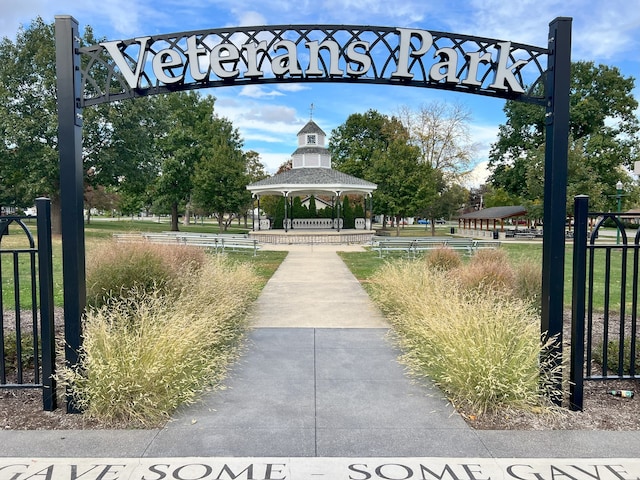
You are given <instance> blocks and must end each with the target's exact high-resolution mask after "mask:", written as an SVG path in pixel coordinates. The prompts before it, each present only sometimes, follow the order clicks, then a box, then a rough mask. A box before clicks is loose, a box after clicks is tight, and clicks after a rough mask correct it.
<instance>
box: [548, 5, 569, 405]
mask: <svg viewBox="0 0 640 480" xmlns="http://www.w3.org/2000/svg"><path fill="white" fill-rule="evenodd" d="M570 74H571V18H566V17H559V18H556V19H555V20H553V21H552V22H551V23H550V24H549V56H548V68H547V80H546V92H545V94H546V97H547V110H546V129H545V133H546V146H545V170H544V233H543V246H542V319H541V330H542V333H543V335H545V336H546V337H547V338H551V339H553V342H552V344H551V347H550V348H549V349H548V351H547V352H546V355H547V359H548V360H549V361H550V362H551V368H552V369H559V368H560V366H561V364H562V323H563V319H562V317H563V306H564V305H563V286H564V260H565V221H566V196H567V157H568V150H569V93H570ZM556 382H557V383H556V385H555V387H557V388H558V390H560V389H561V387H562V378H561V376H558V378H557V380H556ZM556 400H557V401H558V402H560V401H561V400H560V399H556Z"/></svg>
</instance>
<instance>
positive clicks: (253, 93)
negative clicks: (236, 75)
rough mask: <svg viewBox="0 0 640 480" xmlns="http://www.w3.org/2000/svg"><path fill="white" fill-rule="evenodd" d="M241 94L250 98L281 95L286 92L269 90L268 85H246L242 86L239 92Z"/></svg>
mask: <svg viewBox="0 0 640 480" xmlns="http://www.w3.org/2000/svg"><path fill="white" fill-rule="evenodd" d="M239 95H240V96H243V97H250V98H264V97H281V96H283V95H284V94H283V93H280V92H278V91H276V90H268V89H267V88H266V87H263V86H260V85H245V86H244V87H242V90H240V93H239Z"/></svg>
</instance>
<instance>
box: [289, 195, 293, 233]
mask: <svg viewBox="0 0 640 480" xmlns="http://www.w3.org/2000/svg"><path fill="white" fill-rule="evenodd" d="M289 201H290V202H291V203H290V205H289V207H290V212H291V230H293V197H289Z"/></svg>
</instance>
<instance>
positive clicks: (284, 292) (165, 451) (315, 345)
mask: <svg viewBox="0 0 640 480" xmlns="http://www.w3.org/2000/svg"><path fill="white" fill-rule="evenodd" d="M280 248H282V247H280ZM285 248H287V249H290V250H291V251H290V253H289V255H288V256H287V258H286V260H285V261H284V262H283V263H282V265H281V267H280V268H279V269H278V271H277V272H276V274H275V275H274V276H273V277H272V279H271V280H270V281H269V282H268V284H267V286H266V287H265V289H264V290H263V292H262V294H261V296H260V298H259V300H258V301H257V303H256V305H255V308H254V309H253V311H252V312H251V318H252V321H253V324H254V326H255V328H254V329H253V330H252V331H251V333H250V335H249V339H248V342H247V347H246V352H245V354H244V355H243V356H242V357H241V359H240V360H239V361H238V362H237V363H236V364H235V365H234V366H233V368H232V370H231V372H230V376H229V378H228V379H227V380H226V381H225V386H226V388H225V389H223V390H217V391H214V392H211V393H209V394H207V395H205V396H204V398H203V399H202V401H200V402H198V403H197V404H195V405H192V406H189V407H186V408H183V409H181V410H180V411H179V412H177V414H176V415H175V417H174V419H173V420H172V421H170V422H169V423H168V424H167V425H166V426H165V427H164V428H162V429H158V430H128V431H103V430H97V431H96V430H88V431H38V432H34V431H26V432H21V431H0V457H5V459H6V460H3V459H2V458H0V480H2V479H3V478H13V479H18V480H19V479H22V478H27V477H22V476H11V475H9V473H7V475H9V476H8V477H7V476H6V475H5V473H4V472H10V469H9V468H8V467H7V469H5V470H3V468H5V467H6V465H8V464H9V463H11V462H12V461H14V460H11V459H10V457H19V458H24V457H25V454H27V456H28V457H29V458H30V459H31V463H30V465H31V467H29V468H31V470H29V471H30V472H39V471H41V470H37V468H41V469H42V468H44V467H42V465H46V464H47V461H49V462H54V463H55V462H58V463H60V464H63V465H65V467H64V468H67V467H68V465H70V464H78V460H77V459H79V458H85V459H90V458H101V457H103V458H110V459H121V460H118V461H115V460H110V463H109V465H111V464H113V465H116V466H117V465H120V464H123V465H125V464H126V465H128V466H127V467H126V468H129V467H130V468H131V469H135V468H142V467H141V466H144V469H143V470H144V471H145V472H146V473H145V474H141V475H139V476H136V475H137V474H134V473H132V474H131V475H130V476H124V475H123V476H115V475H111V471H109V475H107V474H106V473H105V474H104V475H103V476H102V477H100V476H98V475H97V474H98V473H99V472H100V471H101V470H92V472H94V473H96V478H146V479H156V478H158V479H160V478H165V477H166V478H185V479H187V478H188V479H193V478H287V479H294V480H296V479H302V478H308V479H311V478H313V479H316V480H317V479H320V478H345V479H347V478H349V479H366V478H393V479H395V478H402V479H408V478H431V477H430V476H429V477H424V476H412V475H413V473H412V474H411V475H409V473H408V472H409V471H411V472H413V471H414V470H415V468H420V467H419V465H422V464H423V463H424V462H426V460H425V459H430V460H429V461H430V462H431V463H429V465H433V464H434V463H433V462H436V463H437V464H439V465H440V464H442V462H444V463H445V464H447V465H449V464H451V465H453V464H455V465H458V466H460V465H461V463H464V462H466V463H469V462H472V463H473V464H474V465H481V464H482V472H486V471H491V472H496V471H497V472H498V473H494V474H493V475H491V478H507V477H509V475H507V473H505V472H508V471H512V472H513V471H514V470H509V468H511V467H509V466H508V465H507V466H500V465H502V464H501V463H500V462H501V460H495V459H509V458H529V459H532V458H536V459H539V460H538V461H531V460H528V461H527V462H526V463H523V462H522V461H515V464H517V465H518V468H519V469H520V470H519V474H520V476H516V475H515V474H512V475H511V478H520V479H521V480H523V479H524V480H529V479H538V480H545V479H546V478H550V479H551V478H552V476H553V475H554V472H551V473H549V468H550V467H549V466H550V465H551V464H553V465H556V466H557V465H560V464H561V463H562V462H559V461H558V460H553V461H552V460H551V459H553V458H555V459H558V458H565V459H587V460H588V461H586V463H584V462H583V463H581V461H578V460H571V461H569V460H567V462H569V463H568V465H570V466H572V467H571V468H573V467H576V466H577V465H591V466H592V465H594V464H603V462H604V463H607V462H609V463H612V462H613V464H615V465H618V466H619V465H623V467H618V466H616V467H612V470H611V471H609V473H608V476H607V474H603V475H602V478H603V479H605V478H611V479H614V478H618V480H620V479H626V478H640V462H639V461H638V460H637V459H638V458H640V432H598V431H535V432H531V431H475V430H472V429H471V428H469V427H468V426H467V424H466V423H465V422H464V420H463V419H462V418H461V417H460V416H459V415H458V414H457V413H456V412H455V410H454V409H453V408H452V406H451V405H449V404H448V402H447V400H446V399H445V398H444V397H443V395H442V394H441V392H440V391H439V390H438V389H437V388H435V387H434V386H433V385H431V384H429V383H427V382H416V381H413V380H411V379H410V378H409V377H408V376H407V375H406V374H405V371H404V368H403V366H402V365H401V364H400V363H398V361H397V357H398V355H399V352H398V350H397V349H396V348H395V347H394V344H393V339H392V338H391V337H390V333H389V329H388V325H387V324H386V322H385V319H384V317H383V316H382V315H381V313H380V312H379V311H378V310H377V309H376V307H375V306H374V305H373V304H372V303H371V301H370V299H369V297H368V296H367V295H366V293H365V292H364V291H363V289H362V287H361V286H360V284H359V283H358V282H357V280H356V279H355V278H354V277H353V275H351V273H350V272H349V270H348V269H347V268H346V266H345V265H344V263H343V262H342V261H341V260H340V258H339V257H338V256H337V254H336V253H335V250H336V249H352V250H353V249H357V248H359V247H345V246H338V247H334V246H311V245H307V246H296V247H285ZM61 457H64V458H62V459H61ZM187 457H188V458H193V457H198V458H200V459H206V460H200V461H198V462H196V464H195V466H193V465H192V466H191V467H188V468H193V470H188V471H189V472H191V473H187V466H185V465H186V463H185V462H186V460H185V458H187ZM228 457H233V458H235V459H237V460H238V461H237V462H236V463H235V464H234V465H237V467H233V468H241V467H242V465H247V463H246V462H248V460H247V461H246V462H245V463H242V462H243V461H244V460H242V461H241V460H240V459H253V460H251V461H252V462H253V461H255V459H258V458H260V459H264V458H270V459H274V458H275V459H276V460H274V461H275V462H276V464H277V465H284V464H286V465H287V468H288V470H287V472H289V473H288V474H287V475H284V474H276V473H274V471H271V473H269V472H267V473H264V472H263V474H262V475H263V476H261V477H258V476H257V475H258V474H257V473H256V474H255V475H256V476H255V477H254V476H250V475H249V474H248V473H247V472H249V470H246V471H245V474H244V476H239V475H238V476H234V475H230V474H228V472H227V474H223V473H224V472H222V471H221V472H222V473H221V474H220V476H216V473H211V472H217V471H216V470H215V468H217V467H214V466H213V465H214V464H216V465H218V464H219V463H220V462H221V461H222V460H221V459H223V460H224V459H227V458H228ZM375 457H378V458H379V459H380V460H379V462H382V463H376V462H377V461H373V460H369V461H367V462H364V461H363V460H361V459H362V458H368V459H372V458H375ZM56 458H57V460H54V459H56ZM123 458H133V459H138V460H136V461H135V462H129V463H127V462H125V461H124V460H122V459H123ZM145 458H148V459H158V458H165V459H168V460H164V461H162V462H161V464H160V465H162V466H161V467H158V466H157V465H156V464H155V463H153V462H151V463H149V462H146V463H145V462H143V461H142V460H143V459H145ZM332 458H333V459H335V460H331V459H332ZM594 458H600V459H608V458H611V459H616V460H615V461H609V460H606V461H605V460H598V461H595V460H594ZM43 459H50V460H43ZM69 459H75V460H69ZM296 459H298V460H296ZM301 459H309V460H307V461H303V460H301ZM354 459H360V460H357V461H356V460H354ZM385 459H386V460H385ZM392 459H395V460H392ZM416 459H419V460H416ZM436 459H442V460H436ZM447 459H448V460H447ZM464 459H466V460H464ZM470 459H474V460H473V461H471V460H470ZM479 459H485V460H479ZM492 459H494V460H492ZM620 459H625V460H624V461H622V460H620ZM463 460H464V461H463ZM150 461H151V460H150ZM225 461H226V460H225ZM65 462H66V463H65ZM87 462H88V460H87V461H85V464H87ZM216 462H218V463H216ZM238 462H239V463H238ZM438 462H440V463H438ZM447 462H449V463H447ZM451 462H453V463H451ZM567 462H565V463H567ZM94 463H95V462H94ZM187 463H188V462H187ZM191 463H193V462H191ZM511 463H513V462H511ZM23 464H24V462H22V463H20V462H18V463H15V465H18V466H15V467H12V468H17V469H19V468H23V467H20V466H19V465H23ZM174 464H175V465H176V466H171V467H170V465H174ZM263 464H264V462H263V463H262V464H261V465H263ZM378 464H379V465H387V466H380V467H379V469H378V470H377V471H376V470H375V468H374V467H373V465H378ZM390 464H393V465H395V466H388V465H390ZM607 464H608V463H607ZM12 465H13V464H12ZM229 465H231V464H229ZM252 465H253V463H252ZM310 465H317V468H316V470H314V471H315V472H316V473H313V472H312V471H310V470H308V468H310V467H309V466H310ZM354 465H356V466H354ZM409 465H412V466H413V467H411V469H410V468H409ZM416 465H418V467H416ZM485 465H486V466H485ZM505 465H506V464H505ZM509 465H511V464H509ZM523 465H524V466H523ZM534 465H536V466H535V467H534ZM538 465H540V466H539V467H538ZM116 466H114V467H113V468H114V469H115V468H116ZM298 467H300V468H301V469H302V470H298ZM25 468H26V467H25ZM96 468H97V467H96ZM110 468H111V467H110ZM123 468H124V467H123ZM172 468H174V470H173V471H171V469H172ZM229 468H231V467H229ZM242 468H244V467H242ZM247 468H248V467H247ZM251 468H254V467H251ZM255 468H258V467H255ZM268 468H276V467H273V466H271V467H268ZM277 468H280V467H277ZM283 468H284V467H283ZM314 468H315V467H314ZM443 468H444V467H443ZM451 468H454V467H451ZM485 468H486V470H485ZM538 468H539V469H540V470H535V469H538ZM567 468H569V467H567ZM581 468H583V470H579V471H572V472H573V473H571V474H569V473H567V474H564V476H566V477H568V478H572V479H576V480H577V479H582V478H584V479H585V480H593V478H598V479H599V478H600V477H598V476H597V475H596V474H598V472H597V471H596V472H595V473H589V474H585V473H584V472H585V471H586V470H584V469H585V468H587V467H586V466H585V467H581ZM589 468H593V467H589ZM622 468H624V469H626V470H625V472H626V473H620V474H619V475H617V476H616V474H615V473H612V472H613V471H614V470H615V471H617V472H620V469H622ZM34 469H36V470H34ZM478 469H480V466H477V467H475V466H474V467H473V468H472V470H469V469H466V470H465V469H463V471H462V473H460V474H459V475H458V476H457V477H455V478H459V479H461V480H479V479H480V478H489V476H490V475H488V474H485V476H481V474H480V473H479V470H478ZM495 469H497V470H495ZM545 469H546V470H545ZM223 470H224V469H223ZM294 470H295V471H296V472H298V471H300V472H302V473H296V474H295V475H294V474H292V473H291V472H293V471H294ZM16 471H21V470H16ZM132 471H133V470H132ZM159 471H160V472H162V473H158V472H159ZM238 471H239V470H234V472H236V473H237V472H238ZM320 471H322V472H334V473H331V475H329V474H325V473H322V474H320V473H318V472H320ZM419 471H420V470H418V471H417V472H419ZM588 471H589V472H591V470H588ZM149 472H153V474H152V475H151V474H150V473H149ZM171 472H172V473H171ZM335 472H340V473H339V474H337V473H335ZM376 472H377V473H376ZM417 472H416V473H417ZM465 472H466V474H465ZM473 472H476V473H475V474H474V473H473ZM537 472H542V473H539V474H537ZM544 472H546V473H544ZM580 472H582V473H580ZM423 473H424V471H423ZM555 474H558V475H562V474H560V473H558V472H555ZM3 475H5V477H3ZM225 475H226V476H225ZM251 475H253V473H252V474H251ZM420 475H422V474H420ZM548 475H551V477H548ZM41 477H42V478H44V474H43V473H40V477H39V476H36V477H34V478H41ZM89 477H90V475H87V477H86V478H89ZM47 478H58V477H55V476H53V477H47ZM60 478H63V477H60ZM64 478H72V477H70V476H69V475H65V476H64ZM82 478H85V477H82ZM90 478H93V477H90ZM439 478H442V476H440V477H439ZM452 478H453V477H452Z"/></svg>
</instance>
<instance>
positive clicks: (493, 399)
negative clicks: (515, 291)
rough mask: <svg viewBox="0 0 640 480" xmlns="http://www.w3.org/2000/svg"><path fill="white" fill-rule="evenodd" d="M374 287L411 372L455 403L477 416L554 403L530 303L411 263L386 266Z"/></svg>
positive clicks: (534, 316)
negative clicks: (432, 383) (543, 370)
mask: <svg viewBox="0 0 640 480" xmlns="http://www.w3.org/2000/svg"><path fill="white" fill-rule="evenodd" d="M372 289H373V296H374V298H375V300H376V301H377V302H378V304H379V305H380V306H381V307H382V309H383V310H384V311H385V312H386V313H387V315H388V317H389V320H390V321H391V322H392V324H393V326H394V328H395V330H396V331H397V333H398V335H399V338H400V340H399V341H400V343H401V346H402V347H403V350H404V351H405V352H406V353H405V355H404V360H405V361H406V363H407V364H408V365H409V366H410V368H411V370H412V371H413V372H414V373H416V374H418V375H425V376H428V377H429V378H431V379H433V380H435V381H436V383H437V384H438V385H439V386H440V387H441V388H442V389H443V390H444V391H445V392H446V393H447V395H448V396H449V397H450V398H451V399H452V401H453V402H455V403H457V404H465V405H467V406H468V408H469V409H471V410H472V411H475V412H477V413H483V412H485V411H486V410H491V409H497V408H500V407H504V406H511V407H519V408H533V407H539V406H541V405H547V404H548V400H547V397H546V396H545V393H546V392H547V391H548V390H547V388H550V387H549V385H550V383H551V382H548V381H546V380H543V381H541V378H540V366H541V365H540V354H541V349H542V348H543V345H542V342H541V339H540V333H539V318H538V316H537V314H536V312H535V311H533V310H532V309H531V308H530V305H529V304H528V303H527V302H523V301H521V300H518V299H514V298H511V297H510V296H505V295H502V294H500V293H499V292H496V291H495V290H491V289H490V290H483V291H480V290H472V291H468V290H466V289H465V288H464V287H462V286H461V284H460V283H459V281H458V280H457V279H456V278H455V277H454V276H453V275H451V274H450V273H445V272H442V271H432V270H428V269H425V268H424V267H423V266H421V265H419V264H418V263H413V264H412V263H411V262H402V263H397V264H385V265H384V266H383V267H382V268H381V269H380V270H379V271H378V272H377V274H376V275H375V276H374V278H373V282H372Z"/></svg>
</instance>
